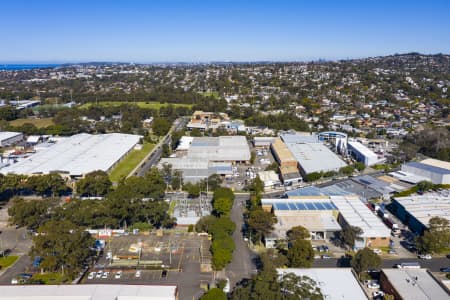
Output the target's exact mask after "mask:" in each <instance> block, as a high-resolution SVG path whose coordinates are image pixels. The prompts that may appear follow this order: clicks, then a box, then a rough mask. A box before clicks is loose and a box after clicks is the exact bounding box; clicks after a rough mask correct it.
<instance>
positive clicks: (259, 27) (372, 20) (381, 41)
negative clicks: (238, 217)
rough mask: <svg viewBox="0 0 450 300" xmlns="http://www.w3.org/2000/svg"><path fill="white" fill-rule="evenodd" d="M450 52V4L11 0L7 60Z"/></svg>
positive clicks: (0, 14) (3, 15)
mask: <svg viewBox="0 0 450 300" xmlns="http://www.w3.org/2000/svg"><path fill="white" fill-rule="evenodd" d="M407 52H420V53H425V54H434V53H445V54H450V1H447V0H442V1H439V0H436V1H433V0H429V1H426V0H424V1H415V0H410V1H405V0H390V1H385V0H379V1H369V0H367V1H366V0H359V1H350V0H349V1H346V0H336V1H331V0H330V1H320V0H317V1H313V0H310V1H307V0H297V1H287V0H285V1H284V0H278V1H275V0H274V1H265V0H259V1H257V0H254V1H245V0H241V1H234V0H228V1H222V0H216V1H214V0H210V1H206V0H204V1H198V0H181V1H176V0H166V1H160V0H148V1H139V0H128V1H126V0H109V1H106V0H71V1H69V0H64V1H63V0H57V1H50V0H39V1H33V0H28V1H24V0H2V1H1V2H0V62H1V63H39V62H41V63H59V62H89V61H122V62H141V63H150V62H181V61H183V62H209V61H263V60H271V61H305V60H306V61H308V60H317V59H346V58H359V57H369V56H380V55H389V54H395V53H407Z"/></svg>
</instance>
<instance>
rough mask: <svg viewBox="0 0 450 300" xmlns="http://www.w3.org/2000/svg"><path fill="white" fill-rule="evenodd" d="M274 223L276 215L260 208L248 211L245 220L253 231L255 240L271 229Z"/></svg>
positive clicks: (259, 239)
mask: <svg viewBox="0 0 450 300" xmlns="http://www.w3.org/2000/svg"><path fill="white" fill-rule="evenodd" d="M275 223H276V217H275V216H274V215H273V214H272V213H271V212H267V211H264V210H262V209H261V208H259V209H255V210H252V211H250V213H249V217H248V221H247V224H248V227H249V229H250V230H251V232H252V233H253V239H254V241H257V242H259V241H261V239H262V238H263V236H264V235H266V234H268V233H269V232H271V231H272V230H273V225H274V224H275Z"/></svg>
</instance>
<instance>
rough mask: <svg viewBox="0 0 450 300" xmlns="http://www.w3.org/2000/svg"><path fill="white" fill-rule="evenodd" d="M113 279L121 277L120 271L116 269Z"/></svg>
mask: <svg viewBox="0 0 450 300" xmlns="http://www.w3.org/2000/svg"><path fill="white" fill-rule="evenodd" d="M114 278H115V279H120V278H122V271H117V272H116V274H115V275H114Z"/></svg>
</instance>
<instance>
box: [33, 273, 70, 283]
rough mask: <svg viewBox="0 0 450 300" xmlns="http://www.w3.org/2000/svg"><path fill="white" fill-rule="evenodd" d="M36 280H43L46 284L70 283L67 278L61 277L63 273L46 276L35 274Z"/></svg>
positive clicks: (46, 274)
mask: <svg viewBox="0 0 450 300" xmlns="http://www.w3.org/2000/svg"><path fill="white" fill-rule="evenodd" d="M33 279H34V280H42V281H43V282H44V283H45V284H61V283H64V282H66V281H68V279H67V277H65V276H63V275H61V273H45V274H39V273H36V274H33Z"/></svg>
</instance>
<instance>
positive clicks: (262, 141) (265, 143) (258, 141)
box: [253, 136, 275, 149]
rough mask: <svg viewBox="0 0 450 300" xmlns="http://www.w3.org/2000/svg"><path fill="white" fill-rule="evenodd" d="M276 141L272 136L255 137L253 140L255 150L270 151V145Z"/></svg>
mask: <svg viewBox="0 0 450 300" xmlns="http://www.w3.org/2000/svg"><path fill="white" fill-rule="evenodd" d="M274 141H275V138H274V137H270V136H268V137H267V136H255V137H254V138H253V145H254V146H255V148H263V149H269V148H270V145H271V144H272V143H273V142H274Z"/></svg>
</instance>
